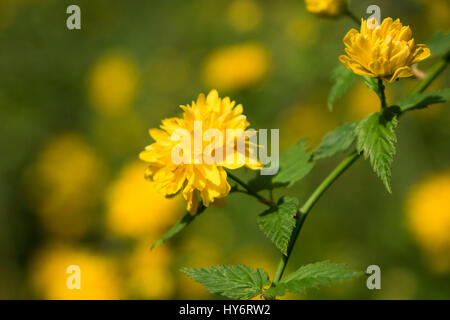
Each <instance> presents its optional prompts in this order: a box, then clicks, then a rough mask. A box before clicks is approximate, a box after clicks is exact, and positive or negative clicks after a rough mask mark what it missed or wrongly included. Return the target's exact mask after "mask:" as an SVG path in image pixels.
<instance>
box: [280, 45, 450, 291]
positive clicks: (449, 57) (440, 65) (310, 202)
mask: <svg viewBox="0 0 450 320" xmlns="http://www.w3.org/2000/svg"><path fill="white" fill-rule="evenodd" d="M449 61H450V52H448V53H447V54H446V55H445V56H444V58H443V59H441V60H440V61H439V62H437V63H436V64H435V65H434V66H433V67H432V68H431V70H430V71H429V73H428V75H427V76H426V77H425V79H423V80H422V81H421V82H420V83H419V84H418V85H417V87H416V88H414V90H413V91H412V92H411V93H410V95H414V94H417V93H420V92H423V91H424V90H425V89H426V88H428V87H429V86H430V84H431V83H432V82H433V80H434V79H436V77H437V76H438V75H439V74H440V73H441V72H442V71H443V70H444V69H445V67H446V66H447V64H448V63H449ZM359 156H360V154H358V153H357V152H356V151H355V152H353V153H352V154H351V155H349V156H348V157H347V158H345V159H344V160H343V161H342V162H341V163H340V164H339V165H338V166H337V167H336V168H335V169H334V170H333V171H332V172H331V173H330V174H329V175H328V176H327V177H326V178H325V180H323V181H322V182H321V183H320V185H319V186H318V187H317V188H316V190H314V192H313V193H312V194H311V196H310V197H309V198H308V199H307V200H306V202H305V204H304V205H303V206H302V207H301V208H300V211H299V213H298V215H297V224H296V227H295V230H294V232H293V234H292V237H291V239H290V241H289V247H288V250H287V254H286V255H282V257H281V260H280V263H279V264H278V268H277V270H276V272H275V275H274V277H273V281H272V286H276V285H277V283H278V282H279V281H280V279H281V277H282V276H283V273H284V270H285V269H286V265H287V263H288V261H289V258H290V256H291V253H292V249H293V248H294V246H295V243H296V241H297V238H298V235H299V234H300V230H301V229H302V227H303V223H304V222H305V219H306V217H307V216H308V213H309V211H310V210H311V208H312V207H313V206H314V204H315V203H316V202H317V201H318V200H319V198H320V197H321V196H322V194H323V193H324V192H325V191H326V190H327V189H328V188H329V187H330V186H331V185H332V184H333V183H334V181H336V180H337V178H339V176H340V175H341V174H342V173H344V172H345V171H346V170H347V169H348V168H350V167H351V166H352V164H353V163H354V162H355V161H356V160H357V159H358V158H359Z"/></svg>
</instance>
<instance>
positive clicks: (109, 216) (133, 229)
mask: <svg viewBox="0 0 450 320" xmlns="http://www.w3.org/2000/svg"><path fill="white" fill-rule="evenodd" d="M144 171H145V165H144V164H143V163H139V162H138V163H131V164H129V165H127V166H126V167H125V168H124V169H123V170H122V172H121V173H120V176H119V178H118V179H117V181H115V182H113V184H112V186H111V188H110V190H109V192H108V196H107V213H106V223H107V225H108V227H109V229H110V230H111V231H112V232H113V233H114V234H117V235H119V236H125V237H140V236H149V235H155V234H156V233H158V232H161V230H162V229H164V228H166V227H168V226H169V225H171V224H173V223H175V222H176V221H177V219H178V218H179V216H180V214H181V212H182V211H181V210H180V209H181V208H180V206H179V203H178V201H174V200H170V199H166V198H165V197H164V196H163V195H162V194H160V193H159V192H157V190H156V188H155V186H154V184H153V183H149V182H148V181H145V180H144V179H142V175H143V173H144Z"/></svg>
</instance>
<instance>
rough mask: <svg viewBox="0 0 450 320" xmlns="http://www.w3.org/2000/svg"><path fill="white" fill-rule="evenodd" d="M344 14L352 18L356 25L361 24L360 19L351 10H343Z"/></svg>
mask: <svg viewBox="0 0 450 320" xmlns="http://www.w3.org/2000/svg"><path fill="white" fill-rule="evenodd" d="M345 15H346V16H348V17H349V18H350V19H352V20H353V22H355V23H356V24H357V25H358V27H360V26H361V19H360V18H358V17H357V16H356V15H355V14H354V13H353V12H351V11H350V10H348V9H347V10H346V11H345Z"/></svg>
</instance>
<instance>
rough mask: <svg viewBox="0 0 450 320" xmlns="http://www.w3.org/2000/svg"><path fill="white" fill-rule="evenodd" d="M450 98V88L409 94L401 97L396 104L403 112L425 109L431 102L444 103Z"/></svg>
mask: <svg viewBox="0 0 450 320" xmlns="http://www.w3.org/2000/svg"><path fill="white" fill-rule="evenodd" d="M449 100H450V89H442V90H435V91H428V92H424V93H419V94H416V95H413V96H408V97H406V98H403V99H401V100H400V101H399V102H398V103H397V104H396V106H397V107H399V108H400V111H401V112H405V111H410V110H414V109H423V108H426V107H427V106H429V105H431V104H435V103H443V102H447V101H449Z"/></svg>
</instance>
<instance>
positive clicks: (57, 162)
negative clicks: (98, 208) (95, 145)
mask: <svg viewBox="0 0 450 320" xmlns="http://www.w3.org/2000/svg"><path fill="white" fill-rule="evenodd" d="M104 170H105V167H104V164H103V163H102V162H101V161H100V159H99V158H98V157H97V156H96V154H95V152H94V150H92V148H91V147H90V146H89V145H87V144H86V142H84V141H83V139H82V138H81V137H79V136H77V135H76V134H72V133H67V134H63V135H61V136H57V137H55V138H53V139H52V140H51V141H50V142H49V143H48V145H47V146H45V148H44V149H43V150H42V152H41V153H40V154H39V156H38V158H37V160H36V163H35V164H34V165H33V166H31V167H30V168H29V169H28V170H27V172H26V173H25V176H24V180H25V183H26V188H27V189H28V190H27V191H28V192H29V195H30V203H31V205H32V206H33V207H34V208H35V209H36V211H37V213H38V215H39V218H40V219H41V222H42V224H43V226H44V228H45V229H46V231H48V232H50V233H52V234H54V235H58V236H64V237H76V236H81V235H82V234H84V233H85V232H86V230H87V229H88V228H89V226H90V222H91V221H92V214H91V213H92V209H93V207H94V205H95V203H96V201H98V200H99V196H100V191H101V189H102V187H103V181H104Z"/></svg>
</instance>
